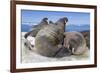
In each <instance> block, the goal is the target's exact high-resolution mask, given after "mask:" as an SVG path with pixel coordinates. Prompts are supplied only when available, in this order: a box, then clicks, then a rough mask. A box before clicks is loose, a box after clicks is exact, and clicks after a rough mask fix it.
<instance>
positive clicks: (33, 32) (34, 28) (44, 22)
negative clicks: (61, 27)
mask: <svg viewBox="0 0 100 73" xmlns="http://www.w3.org/2000/svg"><path fill="white" fill-rule="evenodd" d="M47 20H48V18H46V17H45V18H43V19H42V20H41V21H40V23H39V24H37V25H33V26H32V27H31V29H30V31H29V32H27V33H26V34H25V35H24V37H25V38H27V37H28V36H29V35H31V36H32V37H36V34H37V33H38V32H39V30H40V29H42V28H44V27H45V26H46V25H48V21H47Z"/></svg>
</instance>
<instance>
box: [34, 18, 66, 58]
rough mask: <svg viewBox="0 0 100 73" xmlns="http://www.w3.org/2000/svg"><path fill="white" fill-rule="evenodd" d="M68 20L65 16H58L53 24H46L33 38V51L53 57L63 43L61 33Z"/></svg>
mask: <svg viewBox="0 0 100 73" xmlns="http://www.w3.org/2000/svg"><path fill="white" fill-rule="evenodd" d="M67 22H68V19H67V18H66V17H64V18H60V19H59V20H58V21H57V22H56V23H54V25H47V26H46V27H45V28H44V29H41V30H40V31H39V32H38V33H37V35H36V38H35V48H36V49H35V50H34V51H35V52H37V53H39V54H41V55H43V56H47V57H55V56H56V55H57V54H58V52H59V50H60V49H61V47H62V46H61V45H62V43H63V39H64V37H63V33H64V28H65V24H66V23H67Z"/></svg>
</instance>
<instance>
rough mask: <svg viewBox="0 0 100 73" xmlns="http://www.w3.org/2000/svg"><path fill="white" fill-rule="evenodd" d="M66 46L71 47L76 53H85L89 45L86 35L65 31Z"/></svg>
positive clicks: (73, 52) (71, 50)
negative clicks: (87, 44)
mask: <svg viewBox="0 0 100 73" xmlns="http://www.w3.org/2000/svg"><path fill="white" fill-rule="evenodd" d="M64 35H65V38H64V47H65V48H66V49H69V50H70V52H72V54H74V55H80V54H83V53H84V52H85V51H86V49H87V47H86V41H85V38H84V36H83V35H82V34H81V33H79V32H74V31H73V32H65V33H64Z"/></svg>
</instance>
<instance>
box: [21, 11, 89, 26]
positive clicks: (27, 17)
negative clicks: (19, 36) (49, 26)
mask: <svg viewBox="0 0 100 73" xmlns="http://www.w3.org/2000/svg"><path fill="white" fill-rule="evenodd" d="M44 17H47V18H48V20H49V21H53V22H56V21H57V20H59V18H63V17H67V18H68V23H67V24H74V25H84V24H88V25H89V24H90V13H83V12H61V11H59V12H58V11H57V12H56V11H40V10H21V24H27V25H36V24H37V23H39V22H40V21H41V19H43V18H44Z"/></svg>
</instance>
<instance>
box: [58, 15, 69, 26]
mask: <svg viewBox="0 0 100 73" xmlns="http://www.w3.org/2000/svg"><path fill="white" fill-rule="evenodd" d="M67 22H68V18H67V17H63V18H60V19H59V20H58V21H57V22H56V24H57V25H59V24H60V23H62V24H64V25H65V24H66V23H67Z"/></svg>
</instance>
